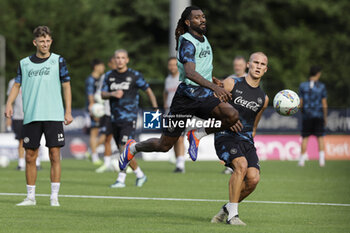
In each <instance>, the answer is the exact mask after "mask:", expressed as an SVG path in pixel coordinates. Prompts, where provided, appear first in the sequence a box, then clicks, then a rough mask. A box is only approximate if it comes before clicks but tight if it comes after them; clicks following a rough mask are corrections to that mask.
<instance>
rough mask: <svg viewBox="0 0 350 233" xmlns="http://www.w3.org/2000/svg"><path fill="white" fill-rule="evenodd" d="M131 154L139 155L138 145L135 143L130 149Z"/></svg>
mask: <svg viewBox="0 0 350 233" xmlns="http://www.w3.org/2000/svg"><path fill="white" fill-rule="evenodd" d="M129 148H130V153H131V154H133V155H134V154H136V153H137V151H136V143H133V144H132V145H131V146H130V147H129Z"/></svg>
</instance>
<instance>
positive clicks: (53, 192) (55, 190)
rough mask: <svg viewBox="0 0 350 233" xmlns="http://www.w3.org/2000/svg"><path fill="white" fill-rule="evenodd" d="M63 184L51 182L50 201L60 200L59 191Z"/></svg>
mask: <svg viewBox="0 0 350 233" xmlns="http://www.w3.org/2000/svg"><path fill="white" fill-rule="evenodd" d="M60 185H61V183H54V182H51V197H50V199H58V191H60Z"/></svg>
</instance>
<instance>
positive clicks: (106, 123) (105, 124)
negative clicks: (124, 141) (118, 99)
mask: <svg viewBox="0 0 350 233" xmlns="http://www.w3.org/2000/svg"><path fill="white" fill-rule="evenodd" d="M100 133H101V134H106V135H110V134H112V133H113V126H112V120H111V117H110V116H107V115H104V116H103V117H102V118H101V120H100Z"/></svg>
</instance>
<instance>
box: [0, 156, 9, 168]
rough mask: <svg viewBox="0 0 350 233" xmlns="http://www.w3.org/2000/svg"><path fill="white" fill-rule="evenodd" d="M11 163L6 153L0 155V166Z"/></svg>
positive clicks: (6, 165)
mask: <svg viewBox="0 0 350 233" xmlns="http://www.w3.org/2000/svg"><path fill="white" fill-rule="evenodd" d="M9 164H10V159H9V158H8V157H7V156H5V155H0V167H2V168H5V167H8V165H9Z"/></svg>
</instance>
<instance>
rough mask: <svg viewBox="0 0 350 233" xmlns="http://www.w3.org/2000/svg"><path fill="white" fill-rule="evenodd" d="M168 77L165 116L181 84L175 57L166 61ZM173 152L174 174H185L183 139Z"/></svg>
mask: <svg viewBox="0 0 350 233" xmlns="http://www.w3.org/2000/svg"><path fill="white" fill-rule="evenodd" d="M168 72H169V74H168V76H167V77H166V78H165V85H164V93H163V98H164V110H165V112H166V114H167V113H168V112H169V109H170V106H171V101H172V100H173V98H174V95H175V92H176V89H177V86H179V84H180V83H181V82H180V80H179V70H178V68H177V60H176V57H170V58H169V59H168ZM174 152H175V157H176V168H175V170H174V172H176V173H184V172H185V144H184V137H183V136H180V137H179V140H177V142H176V143H175V145H174Z"/></svg>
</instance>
